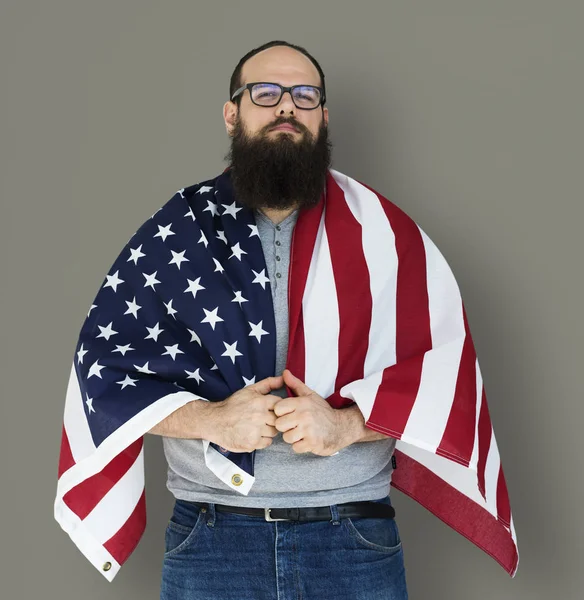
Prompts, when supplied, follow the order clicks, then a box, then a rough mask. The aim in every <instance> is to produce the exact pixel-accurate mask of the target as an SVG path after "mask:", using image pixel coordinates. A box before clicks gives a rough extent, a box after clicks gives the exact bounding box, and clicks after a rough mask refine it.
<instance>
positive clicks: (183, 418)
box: [148, 400, 213, 440]
mask: <svg viewBox="0 0 584 600" xmlns="http://www.w3.org/2000/svg"><path fill="white" fill-rule="evenodd" d="M212 404H213V403H212V402H207V401H205V400H193V401H192V402H189V403H187V404H185V405H184V406H181V407H180V408H179V409H177V410H175V411H174V412H173V413H170V415H168V417H166V418H165V419H163V420H162V421H160V423H157V424H156V425H155V426H154V427H153V428H152V429H150V431H148V433H152V434H154V435H162V436H165V437H172V438H183V439H189V440H195V439H208V438H207V432H208V431H209V425H210V423H209V417H210V411H211V410H212V408H213V407H212Z"/></svg>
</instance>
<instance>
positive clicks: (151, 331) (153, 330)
mask: <svg viewBox="0 0 584 600" xmlns="http://www.w3.org/2000/svg"><path fill="white" fill-rule="evenodd" d="M158 325H159V323H156V325H155V326H154V327H146V329H148V335H147V336H146V337H145V338H144V339H145V340H147V339H149V338H152V339H153V340H154V341H155V342H157V341H158V336H159V335H160V334H161V333H162V332H163V331H164V329H160V328H159V327H158Z"/></svg>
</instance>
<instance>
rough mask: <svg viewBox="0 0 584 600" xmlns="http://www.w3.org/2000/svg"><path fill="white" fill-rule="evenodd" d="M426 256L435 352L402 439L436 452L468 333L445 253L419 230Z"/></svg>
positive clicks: (428, 357) (426, 360) (425, 367)
mask: <svg viewBox="0 0 584 600" xmlns="http://www.w3.org/2000/svg"><path fill="white" fill-rule="evenodd" d="M418 229H419V231H420V234H421V236H422V240H423V242H424V250H425V254H426V278H427V288H428V306H429V311H430V331H431V336H432V349H431V350H430V351H429V352H426V354H425V355H424V360H423V362H422V375H421V381H420V387H419V389H418V394H417V396H416V401H415V403H414V405H413V407H412V411H411V413H410V416H409V418H408V422H407V424H406V427H405V429H404V433H403V436H402V439H403V440H404V441H405V442H411V443H415V444H417V445H420V442H425V445H426V447H427V448H431V449H432V452H435V451H436V448H438V445H439V444H440V441H441V440H442V436H443V435H444V430H445V428H446V424H447V422H448V417H449V416H450V410H451V408H452V402H453V401H454V392H455V389H456V382H457V379H458V371H459V367H460V359H461V356H462V348H463V345H464V338H465V329H464V317H463V312H462V299H461V296H460V291H459V289H458V285H457V283H456V280H455V278H454V275H453V273H452V271H451V269H450V267H449V265H448V263H447V262H446V259H445V258H444V256H443V255H442V253H441V252H440V251H439V250H438V248H437V247H436V245H435V244H434V243H433V242H432V240H431V239H430V238H429V237H428V236H427V235H426V234H425V233H424V231H423V230H422V229H421V228H420V227H419V226H418Z"/></svg>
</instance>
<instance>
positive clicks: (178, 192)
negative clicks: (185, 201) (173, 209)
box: [177, 188, 185, 198]
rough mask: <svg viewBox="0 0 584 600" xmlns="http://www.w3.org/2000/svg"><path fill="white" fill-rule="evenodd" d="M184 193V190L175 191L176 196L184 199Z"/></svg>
mask: <svg viewBox="0 0 584 600" xmlns="http://www.w3.org/2000/svg"><path fill="white" fill-rule="evenodd" d="M184 191H185V188H180V190H178V191H177V194H180V197H181V198H184V194H183V192H184Z"/></svg>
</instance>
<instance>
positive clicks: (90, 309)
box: [87, 304, 97, 316]
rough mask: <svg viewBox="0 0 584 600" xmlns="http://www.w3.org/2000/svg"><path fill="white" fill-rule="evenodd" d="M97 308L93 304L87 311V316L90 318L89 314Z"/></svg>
mask: <svg viewBox="0 0 584 600" xmlns="http://www.w3.org/2000/svg"><path fill="white" fill-rule="evenodd" d="M94 308H97V304H92V305H91V306H90V308H89V310H88V311H87V316H89V313H90V312H91V311H92V310H93V309H94Z"/></svg>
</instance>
